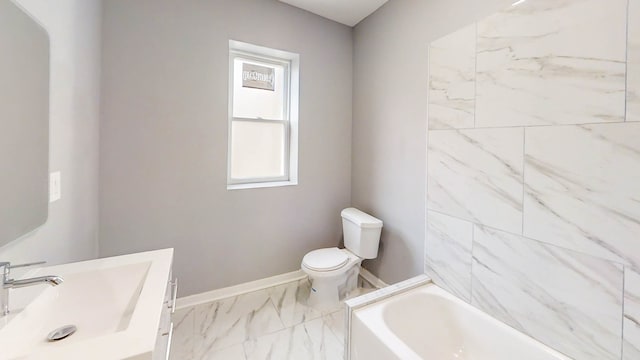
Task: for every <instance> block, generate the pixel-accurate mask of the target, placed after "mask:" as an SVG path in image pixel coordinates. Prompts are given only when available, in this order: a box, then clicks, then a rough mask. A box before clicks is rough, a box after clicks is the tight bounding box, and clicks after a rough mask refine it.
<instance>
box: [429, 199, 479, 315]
mask: <svg viewBox="0 0 640 360" xmlns="http://www.w3.org/2000/svg"><path fill="white" fill-rule="evenodd" d="M472 242H473V225H472V224H471V223H470V222H468V221H464V220H460V219H456V218H453V217H450V216H446V215H443V214H440V213H437V212H434V211H427V234H426V242H425V272H426V274H427V275H429V276H430V277H431V279H432V280H433V282H434V283H436V284H437V285H439V286H440V287H442V288H444V289H445V290H448V291H449V292H451V293H453V294H455V295H457V296H458V297H460V298H461V299H463V300H466V301H467V302H469V301H470V300H471V245H472Z"/></svg>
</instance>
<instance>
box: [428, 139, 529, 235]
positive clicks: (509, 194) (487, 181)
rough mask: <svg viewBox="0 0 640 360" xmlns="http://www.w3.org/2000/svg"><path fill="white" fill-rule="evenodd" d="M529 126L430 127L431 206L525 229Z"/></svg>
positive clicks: (478, 220)
mask: <svg viewBox="0 0 640 360" xmlns="http://www.w3.org/2000/svg"><path fill="white" fill-rule="evenodd" d="M523 132H524V131H523V129H520V128H501V129H470V130H437V131H430V132H429V135H428V137H429V144H428V151H429V153H428V161H427V169H428V170H427V208H428V209H431V210H436V211H439V212H442V213H444V214H447V215H451V216H455V217H458V218H461V219H465V220H469V221H472V222H475V223H480V224H484V225H488V226H492V227H496V228H499V229H503V230H506V231H510V232H514V233H521V231H522V170H523V154H522V149H523V141H524V136H523Z"/></svg>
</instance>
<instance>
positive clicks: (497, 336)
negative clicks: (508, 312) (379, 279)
mask: <svg viewBox="0 0 640 360" xmlns="http://www.w3.org/2000/svg"><path fill="white" fill-rule="evenodd" d="M350 341H351V343H350V350H349V351H350V355H351V360H373V359H375V360H395V359H398V360H418V359H425V360H450V359H451V360H462V359H464V360H516V359H517V360H552V359H553V360H556V359H563V360H568V359H570V358H568V357H566V356H564V355H562V354H560V353H558V352H556V351H554V350H552V349H551V348H549V347H547V346H545V345H543V344H542V343H540V342H538V341H536V340H534V339H533V338H531V337H529V336H527V335H524V334H522V333H521V332H519V331H516V330H514V329H513V328H511V327H509V326H507V325H505V324H503V323H501V322H499V321H497V320H495V319H493V318H492V317H490V316H488V315H486V314H485V313H483V312H481V311H480V310H478V309H476V308H474V307H472V306H471V305H469V304H467V303H465V302H464V301H461V300H460V299H458V298H456V297H454V296H452V295H450V294H449V293H447V292H446V291H444V290H442V289H441V288H439V287H438V286H436V285H433V284H427V285H423V286H420V287H418V288H416V289H413V290H409V291H407V292H404V293H401V294H398V295H394V296H392V297H390V298H387V299H384V300H382V301H379V302H376V303H373V304H371V305H367V306H365V307H362V308H360V309H355V310H353V315H352V318H351V334H350Z"/></svg>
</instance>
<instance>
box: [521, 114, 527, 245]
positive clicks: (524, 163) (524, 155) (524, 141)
mask: <svg viewBox="0 0 640 360" xmlns="http://www.w3.org/2000/svg"><path fill="white" fill-rule="evenodd" d="M526 168H527V128H526V127H525V128H522V203H521V204H520V205H521V206H522V208H521V209H520V213H521V214H522V224H521V225H522V228H521V230H520V232H521V234H522V236H524V195H525V190H524V188H525V170H526Z"/></svg>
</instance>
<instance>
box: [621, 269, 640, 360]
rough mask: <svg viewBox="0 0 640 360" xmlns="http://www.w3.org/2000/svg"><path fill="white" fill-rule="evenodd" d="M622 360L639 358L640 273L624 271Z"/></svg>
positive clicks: (629, 270)
mask: <svg viewBox="0 0 640 360" xmlns="http://www.w3.org/2000/svg"><path fill="white" fill-rule="evenodd" d="M623 337H624V346H623V349H622V353H623V357H622V358H623V360H637V359H640V273H638V272H636V271H633V270H631V269H630V268H626V269H625V272H624V324H623Z"/></svg>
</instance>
